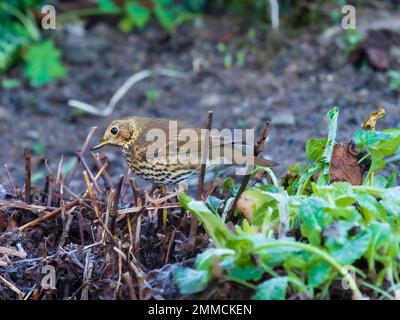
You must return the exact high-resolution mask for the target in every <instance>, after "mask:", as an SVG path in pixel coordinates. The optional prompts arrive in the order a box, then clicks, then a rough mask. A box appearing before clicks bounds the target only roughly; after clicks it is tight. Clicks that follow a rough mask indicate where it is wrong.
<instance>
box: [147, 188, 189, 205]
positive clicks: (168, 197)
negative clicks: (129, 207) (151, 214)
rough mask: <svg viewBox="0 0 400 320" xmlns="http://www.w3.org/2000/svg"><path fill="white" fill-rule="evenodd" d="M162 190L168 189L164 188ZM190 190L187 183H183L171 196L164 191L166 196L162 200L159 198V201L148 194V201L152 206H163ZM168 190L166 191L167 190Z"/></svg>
mask: <svg viewBox="0 0 400 320" xmlns="http://www.w3.org/2000/svg"><path fill="white" fill-rule="evenodd" d="M162 188H166V187H162ZM187 189H188V184H187V183H183V184H180V185H178V189H177V190H176V191H174V192H172V193H170V194H167V191H164V189H163V191H162V193H163V194H165V196H164V197H162V198H157V199H152V198H151V197H150V196H149V195H148V194H147V193H146V200H147V201H149V202H150V203H151V204H153V205H155V206H159V205H161V204H162V203H163V202H165V201H167V200H169V199H172V198H175V197H176V196H178V195H179V194H180V193H181V192H185V191H186V190H187ZM165 190H166V189H165Z"/></svg>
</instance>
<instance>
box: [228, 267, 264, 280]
mask: <svg viewBox="0 0 400 320" xmlns="http://www.w3.org/2000/svg"><path fill="white" fill-rule="evenodd" d="M262 275H263V270H262V269H261V268H258V267H254V266H245V267H235V268H233V269H231V270H230V272H229V277H231V278H234V279H238V280H242V281H249V280H252V281H258V280H260V279H261V278H262Z"/></svg>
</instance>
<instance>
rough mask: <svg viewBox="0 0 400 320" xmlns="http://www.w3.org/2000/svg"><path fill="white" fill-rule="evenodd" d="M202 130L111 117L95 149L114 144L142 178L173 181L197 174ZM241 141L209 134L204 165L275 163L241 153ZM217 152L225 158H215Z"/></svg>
mask: <svg viewBox="0 0 400 320" xmlns="http://www.w3.org/2000/svg"><path fill="white" fill-rule="evenodd" d="M205 137H206V135H205V130H204V129H200V128H192V127H190V126H188V125H186V124H185V123H183V122H179V121H174V120H167V119H155V118H146V117H130V118H127V119H123V120H114V121H112V122H111V124H110V125H109V126H108V128H107V129H106V131H105V133H104V137H103V139H102V141H101V143H100V144H98V145H97V146H95V147H93V148H92V150H96V149H98V148H101V147H103V146H105V145H112V146H115V147H117V148H118V149H119V150H120V151H121V152H122V153H123V155H124V157H125V160H126V161H127V163H128V165H129V167H130V168H131V169H132V170H134V171H135V173H136V174H137V175H138V176H140V177H142V178H143V179H145V180H148V181H151V182H155V183H160V184H176V183H180V182H182V181H185V180H188V179H190V178H191V177H193V176H194V175H196V174H198V173H199V171H200V168H201V163H202V153H201V150H204V149H205V148H204V144H205V141H206V138H205ZM243 147H244V146H243V143H242V141H232V140H226V141H225V140H223V141H222V140H221V138H220V137H219V136H218V137H217V136H212V135H210V137H209V148H208V161H207V169H209V168H210V167H214V168H215V167H221V166H224V165H230V164H243V163H244V162H247V163H248V162H252V161H254V165H256V166H276V165H277V164H276V163H275V162H272V161H269V160H265V159H262V158H255V157H251V156H244V155H243V154H242V149H243ZM218 156H220V157H224V160H218Z"/></svg>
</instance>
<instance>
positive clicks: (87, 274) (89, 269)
mask: <svg viewBox="0 0 400 320" xmlns="http://www.w3.org/2000/svg"><path fill="white" fill-rule="evenodd" d="M90 253H91V250H89V251H88V252H87V254H86V261H85V270H84V272H83V283H82V284H83V285H84V287H83V288H82V292H81V300H88V299H89V282H90V279H91V278H92V273H93V261H91V260H90V259H89V258H90Z"/></svg>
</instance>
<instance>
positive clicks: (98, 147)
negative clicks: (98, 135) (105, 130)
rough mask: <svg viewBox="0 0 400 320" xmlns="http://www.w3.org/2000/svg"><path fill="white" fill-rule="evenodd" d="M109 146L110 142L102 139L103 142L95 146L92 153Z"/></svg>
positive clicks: (91, 149)
mask: <svg viewBox="0 0 400 320" xmlns="http://www.w3.org/2000/svg"><path fill="white" fill-rule="evenodd" d="M107 144H108V141H107V140H105V139H102V140H101V142H100V143H99V144H98V145H95V146H94V147H91V148H90V151H94V150H97V149H100V148H102V147H104V146H105V145H107Z"/></svg>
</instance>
